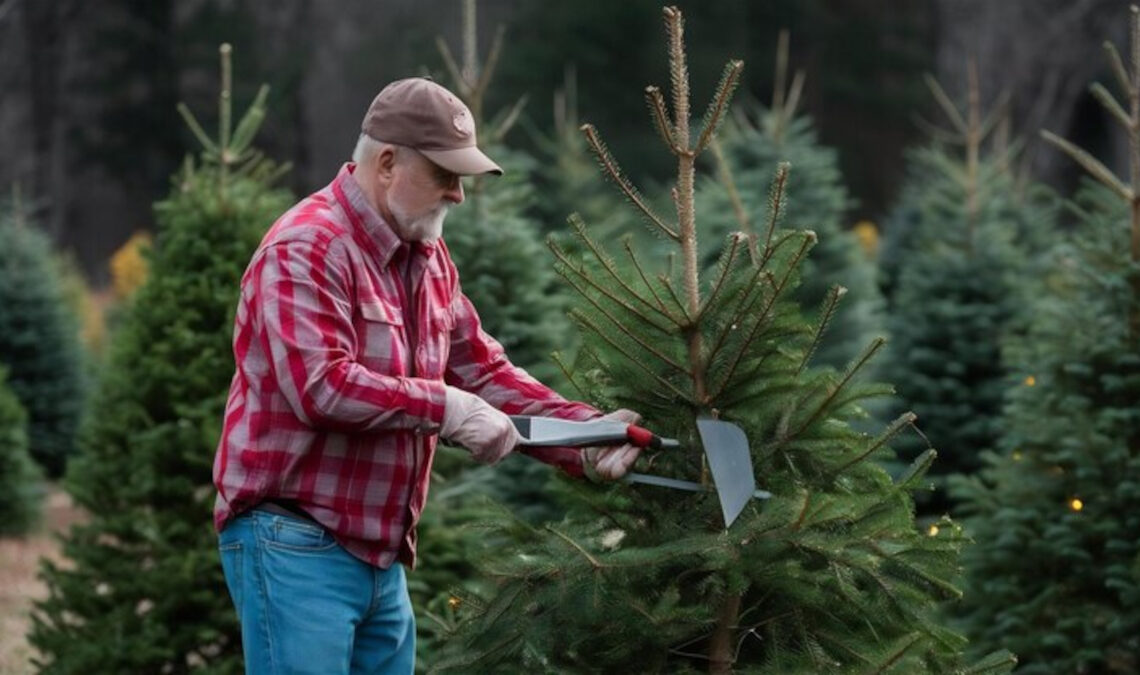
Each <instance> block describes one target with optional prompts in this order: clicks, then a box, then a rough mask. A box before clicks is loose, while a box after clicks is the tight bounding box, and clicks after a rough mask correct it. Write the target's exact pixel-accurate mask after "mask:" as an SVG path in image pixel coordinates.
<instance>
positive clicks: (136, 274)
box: [111, 232, 151, 299]
mask: <svg viewBox="0 0 1140 675" xmlns="http://www.w3.org/2000/svg"><path fill="white" fill-rule="evenodd" d="M150 241H151V240H150V235H149V234H147V233H146V232H136V233H134V234H133V235H131V238H130V239H128V240H127V243H125V244H123V245H122V246H120V247H119V250H117V251H115V254H114V255H112V256H111V283H112V286H113V288H114V289H115V297H117V298H119V299H125V298H128V297H130V296H131V294H132V293H134V292H135V291H136V290H138V288H139V286H142V285H143V283H144V282H145V281H146V275H147V262H146V258H145V257H143V250H144V249H145V248H149V247H150Z"/></svg>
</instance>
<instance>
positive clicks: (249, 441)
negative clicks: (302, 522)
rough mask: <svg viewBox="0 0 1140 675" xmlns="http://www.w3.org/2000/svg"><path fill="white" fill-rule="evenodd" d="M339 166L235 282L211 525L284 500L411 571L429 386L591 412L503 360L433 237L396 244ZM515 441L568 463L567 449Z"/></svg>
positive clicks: (432, 392)
mask: <svg viewBox="0 0 1140 675" xmlns="http://www.w3.org/2000/svg"><path fill="white" fill-rule="evenodd" d="M354 168H355V167H354V166H353V165H352V164H347V165H345V167H344V168H342V169H341V171H340V173H339V174H338V175H337V177H336V179H335V180H334V181H333V182H332V183H331V184H330V185H328V186H327V187H326V188H324V189H323V190H321V191H319V192H317V193H315V194H313V195H311V196H310V197H308V198H306V199H304V200H302V201H301V202H300V203H298V204H297V205H296V206H294V207H293V208H292V209H290V210H289V211H288V212H286V213H285V214H284V215H283V216H281V218H280V219H279V220H278V221H277V222H276V223H275V224H274V225H273V227H272V228H271V229H270V230H269V232H268V233H267V234H266V235H265V238H264V239H263V240H262V242H261V245H260V246H259V247H258V249H257V251H256V253H254V255H253V259H252V260H251V261H250V264H249V267H248V268H247V269H246V272H245V275H244V277H243V278H242V282H241V299H240V301H239V304H238V309H237V317H236V319H235V329H234V341H233V346H234V357H235V360H236V364H237V369H236V372H235V373H234V378H233V381H232V383H231V385H230V392H229V400H228V401H227V403H226V410H225V419H224V425H223V429H222V435H221V439H220V441H219V443H218V451H217V454H216V456H215V458H214V484H215V485H216V486H217V489H218V497H217V501H216V503H215V508H214V524H215V527H216V528H217V529H218V530H219V531H221V529H222V528H223V527H225V525H226V523H227V522H228V521H229V520H230V519H231V518H233V517H234V516H235V515H237V514H239V513H241V512H242V511H245V510H248V509H250V508H252V507H254V506H256V505H257V504H258V503H260V502H262V501H264V500H266V499H273V498H276V499H289V500H294V501H295V502H296V503H297V504H298V505H299V506H301V507H302V508H303V509H305V511H307V512H308V513H309V514H310V515H311V516H312V517H313V518H314V519H316V520H317V521H318V522H319V523H321V524H322V525H323V526H325V527H326V528H328V530H329V531H330V532H332V533H333V535H334V536H335V537H336V539H337V541H338V542H340V544H341V545H342V546H344V547H345V549H347V550H348V551H349V552H350V553H352V554H353V555H354V556H356V557H358V558H360V559H361V560H364V561H366V562H368V563H370V564H372V565H376V566H378V567H381V568H387V567H389V566H390V565H391V564H392V563H393V562H395V561H397V560H399V561H400V562H402V563H404V564H406V565H408V566H409V567H411V566H414V564H415V550H416V536H415V525H416V523H417V522H418V520H419V517H420V512H421V511H422V510H423V507H424V502H425V501H426V499H427V492H428V482H429V476H430V470H431V462H432V456H433V454H434V451H435V446H436V438H437V436H436V433H437V431H438V429H439V426H440V424H441V423H442V420H443V411H444V398H445V397H444V383H445V382H446V383H447V384H450V385H452V386H456V387H459V388H461V389H464V390H467V391H470V392H473V393H475V394H477V395H479V396H480V397H482V398H483V399H484V400H486V401H488V402H489V403H490V404H491V405H493V406H495V407H496V408H499V409H500V410H502V411H504V412H506V413H508V414H526V415H546V416H553V417H562V418H566V419H587V418H591V417H596V416H597V415H599V413H598V411H597V410H595V409H593V408H591V407H590V406H587V405H585V404H583V403H574V402H570V401H567V400H565V399H563V398H562V397H560V396H559V395H558V394H556V393H555V392H553V391H552V390H550V389H549V388H547V387H545V386H543V385H542V384H540V383H539V382H538V381H536V380H535V379H534V378H532V377H531V376H530V375H528V374H527V373H526V372H525V371H523V370H522V369H520V368H517V367H515V366H513V365H512V364H511V363H510V361H508V360H507V357H506V356H505V354H504V353H503V348H502V346H501V345H500V344H499V343H498V342H496V341H495V340H494V339H492V338H491V337H490V336H489V335H487V334H486V333H485V332H483V330H482V329H481V327H480V323H479V316H478V314H477V313H476V312H475V308H474V307H473V306H472V305H471V302H470V301H469V300H468V299H467V297H466V296H465V295H463V292H462V291H461V290H460V287H459V276H458V273H457V271H456V269H455V265H454V264H453V263H452V261H451V257H450V256H449V254H448V252H447V247H446V246H445V245H444V243H443V242H442V241H440V242H435V243H419V244H412V245H409V244H405V243H403V242H401V241H400V239H398V238H397V237H396V235H395V233H393V232H392V230H391V228H390V227H389V226H388V224H387V223H386V222H385V221H384V220H383V218H382V217H381V216H380V215H379V214H378V213H377V212H376V210H375V209H373V208H372V207H371V206H370V205H369V204H368V203H367V201H366V200H365V198H364V194H363V192H362V191H361V190H360V186H359V185H358V184H357V183H356V180H355V179H354V178H353V177H352V175H351V174H352V172H353V170H354ZM536 264H537V263H536ZM525 452H527V453H528V454H531V455H533V456H535V457H537V458H538V459H540V460H542V461H544V462H547V463H550V464H553V465H555V466H559V467H560V468H562V469H563V470H565V471H567V472H568V473H570V474H572V475H581V473H582V458H581V453H580V452H579V451H578V450H575V449H571V448H542V449H537V448H536V449H528V450H526V451H525Z"/></svg>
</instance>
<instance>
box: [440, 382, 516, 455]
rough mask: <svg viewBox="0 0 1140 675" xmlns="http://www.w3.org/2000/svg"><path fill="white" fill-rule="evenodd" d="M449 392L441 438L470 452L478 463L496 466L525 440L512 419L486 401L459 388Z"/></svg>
mask: <svg viewBox="0 0 1140 675" xmlns="http://www.w3.org/2000/svg"><path fill="white" fill-rule="evenodd" d="M446 392H447V401H446V403H445V404H444V408H443V425H442V426H441V427H440V429H439V435H440V436H442V437H443V438H445V439H447V440H448V441H451V442H452V443H456V444H458V445H462V446H463V447H465V448H467V449H468V450H470V451H471V456H472V457H474V458H475V461H477V462H482V463H484V464H494V463H495V462H498V461H499V460H500V459H502V458H504V457H506V456H507V454H509V453H510V452H511V450H514V448H515V446H516V445H518V444H519V441H521V440H522V437H521V436H519V432H518V431H517V430H516V429H515V425H514V423H513V422H511V418H509V417H507V416H506V415H504V414H503V413H502V412H500V411H498V410H496V409H495V408H493V407H491V405H490V404H489V403H487V402H486V401H484V400H483V399H481V398H479V397H478V396H476V395H475V394H471V393H468V392H466V391H463V390H462V389H457V388H456V387H450V386H449V387H447V389H446Z"/></svg>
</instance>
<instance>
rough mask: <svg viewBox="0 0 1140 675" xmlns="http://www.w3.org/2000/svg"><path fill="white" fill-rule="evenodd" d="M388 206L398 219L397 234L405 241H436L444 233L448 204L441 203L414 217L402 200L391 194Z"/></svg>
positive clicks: (393, 215)
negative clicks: (444, 220)
mask: <svg viewBox="0 0 1140 675" xmlns="http://www.w3.org/2000/svg"><path fill="white" fill-rule="evenodd" d="M388 208H390V209H391V210H392V217H393V218H395V219H396V223H395V225H396V227H397V228H398V231H397V234H398V235H399V236H400V238H401V239H403V240H404V241H435V240H436V239H439V238H440V237H441V236H442V235H443V219H444V218H446V217H447V209H448V206H447V204H440V205H439V206H437V207H436V208H434V209H432V210H431V211H428V212H427V213H425V214H423V215H421V216H418V217H416V218H412V217H410V216H409V215H408V210H407V209H405V208H404V205H403V204H401V203H400V200H399V199H398V198H397V197H396V196H395V195H391V196H389V198H388Z"/></svg>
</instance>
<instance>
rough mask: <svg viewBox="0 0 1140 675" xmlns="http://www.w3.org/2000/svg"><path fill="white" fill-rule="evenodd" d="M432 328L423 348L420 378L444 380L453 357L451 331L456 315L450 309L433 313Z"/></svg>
mask: <svg viewBox="0 0 1140 675" xmlns="http://www.w3.org/2000/svg"><path fill="white" fill-rule="evenodd" d="M428 324H429V326H430V328H429V330H428V331H427V335H425V336H424V340H423V344H422V346H421V350H422V353H421V354H420V359H419V363H417V366H418V368H419V374H420V377H424V378H427V379H432V380H434V379H442V378H443V373H444V371H445V370H446V369H447V359H448V358H449V357H450V356H451V331H452V330H453V329H454V328H455V314H454V313H453V312H452V311H451V308H450V307H441V308H439V309H436V310H435V311H433V312H432V315H431V318H430V319H429V321H428Z"/></svg>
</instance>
